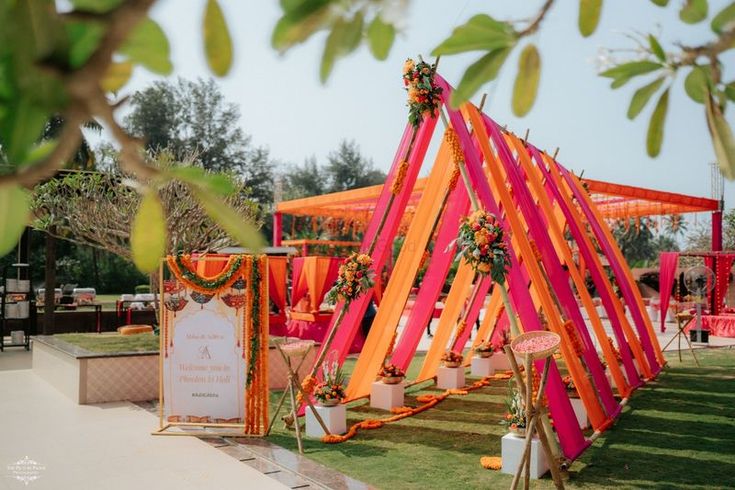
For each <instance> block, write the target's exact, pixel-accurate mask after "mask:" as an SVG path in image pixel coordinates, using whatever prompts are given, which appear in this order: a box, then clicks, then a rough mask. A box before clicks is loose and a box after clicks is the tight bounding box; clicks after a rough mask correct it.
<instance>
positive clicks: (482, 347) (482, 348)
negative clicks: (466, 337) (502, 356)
mask: <svg viewBox="0 0 735 490" xmlns="http://www.w3.org/2000/svg"><path fill="white" fill-rule="evenodd" d="M494 351H495V346H493V344H492V343H491V342H490V341H489V340H487V341H484V342H481V343H480V344H479V345H478V346H477V347H475V352H476V353H477V356H478V357H482V358H487V357H490V356H492V355H493V352H494Z"/></svg>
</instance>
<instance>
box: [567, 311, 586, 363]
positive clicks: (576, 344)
mask: <svg viewBox="0 0 735 490" xmlns="http://www.w3.org/2000/svg"><path fill="white" fill-rule="evenodd" d="M564 330H566V332H567V335H568V336H569V340H570V341H571V343H572V348H573V349H574V353H575V354H577V356H581V355H582V354H583V353H584V346H583V345H582V342H580V340H579V336H577V330H576V329H575V328H574V323H572V321H571V320H567V321H565V322H564Z"/></svg>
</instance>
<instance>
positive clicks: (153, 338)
mask: <svg viewBox="0 0 735 490" xmlns="http://www.w3.org/2000/svg"><path fill="white" fill-rule="evenodd" d="M54 337H56V338H58V339H61V340H63V341H65V342H68V343H70V344H74V345H77V346H79V347H81V348H82V349H86V350H88V351H90V352H99V353H104V354H107V353H110V352H149V351H157V350H158V336H157V335H153V334H147V333H142V334H138V335H119V334H116V333H115V334H106V333H105V334H96V333H62V334H57V335H55V336H54Z"/></svg>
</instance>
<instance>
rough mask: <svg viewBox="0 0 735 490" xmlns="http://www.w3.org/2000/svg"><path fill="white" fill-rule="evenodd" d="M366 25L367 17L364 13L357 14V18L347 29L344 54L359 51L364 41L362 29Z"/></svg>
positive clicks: (354, 18) (349, 23)
mask: <svg viewBox="0 0 735 490" xmlns="http://www.w3.org/2000/svg"><path fill="white" fill-rule="evenodd" d="M364 25H365V15H364V14H363V13H362V11H359V12H357V13H355V16H354V17H353V18H352V20H351V21H350V22H348V23H347V26H346V27H345V42H344V49H343V50H342V54H347V53H351V52H353V51H354V50H356V49H357V47H358V46H359V45H360V42H361V41H362V29H363V27H364Z"/></svg>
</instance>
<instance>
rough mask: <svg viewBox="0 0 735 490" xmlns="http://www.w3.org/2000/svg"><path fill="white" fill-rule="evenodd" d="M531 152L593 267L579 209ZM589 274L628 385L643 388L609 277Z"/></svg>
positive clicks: (594, 271)
mask: <svg viewBox="0 0 735 490" xmlns="http://www.w3.org/2000/svg"><path fill="white" fill-rule="evenodd" d="M530 148H531V153H532V154H533V157H534V159H535V160H536V166H537V167H538V168H539V169H540V170H541V172H542V174H543V175H544V178H545V184H544V186H545V188H546V192H547V194H548V195H549V197H550V198H551V199H552V202H553V201H556V203H557V206H559V209H561V211H562V213H563V214H564V217H565V219H566V221H567V224H568V225H569V230H570V232H571V233H572V236H573V237H574V238H575V240H576V242H577V244H578V246H579V250H580V253H581V254H582V257H583V258H584V261H585V262H586V263H588V264H592V263H593V254H597V251H596V250H594V249H591V248H587V247H585V246H584V241H582V240H581V239H580V238H579V237H580V236H582V235H583V234H584V233H585V230H583V229H582V228H581V227H580V226H579V223H578V222H577V220H576V219H575V216H574V213H575V212H576V209H574V208H570V207H569V206H567V204H566V201H565V200H564V199H563V198H562V195H561V191H560V190H559V189H557V188H556V187H555V186H554V185H552V183H553V180H552V178H551V176H550V175H549V170H548V169H547V168H546V165H545V164H544V162H543V160H542V158H541V154H540V153H539V151H538V149H536V148H535V147H533V146H530ZM587 270H588V271H589V273H590V276H591V277H592V281H593V282H594V283H595V286H596V288H597V292H598V293H599V294H600V299H601V300H602V304H603V306H604V307H605V311H607V316H608V318H609V319H610V325H611V326H612V330H613V334H614V335H615V339H616V340H617V342H618V350H619V351H620V357H621V359H622V363H623V367H624V368H625V372H626V374H627V378H628V380H629V383H628V384H630V385H631V387H633V388H636V387H638V386H640V385H642V384H643V382H642V381H641V379H640V375H639V374H638V370H637V369H636V368H635V364H634V363H633V354H632V352H631V350H630V346H629V345H628V340H627V339H626V338H625V331H624V330H623V325H622V321H623V320H621V318H620V317H619V316H618V314H617V311H616V309H615V306H614V304H613V302H614V301H615V299H614V298H613V297H612V296H611V295H610V294H608V290H607V289H606V288H605V286H604V285H605V282H606V281H607V277H605V276H604V275H602V273H601V272H600V271H599V270H597V269H596V268H594V267H588V269H587Z"/></svg>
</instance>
